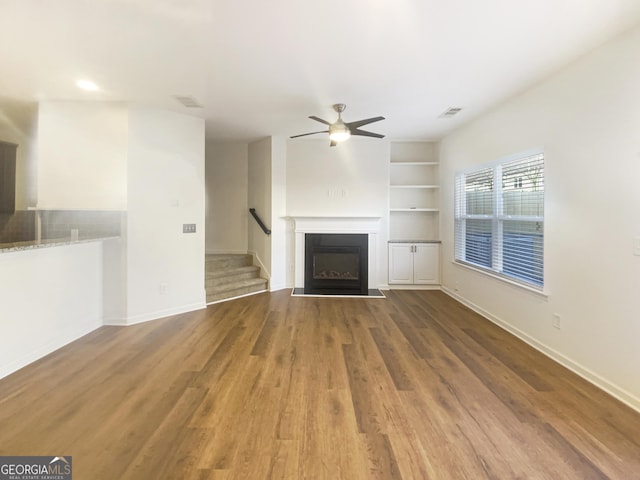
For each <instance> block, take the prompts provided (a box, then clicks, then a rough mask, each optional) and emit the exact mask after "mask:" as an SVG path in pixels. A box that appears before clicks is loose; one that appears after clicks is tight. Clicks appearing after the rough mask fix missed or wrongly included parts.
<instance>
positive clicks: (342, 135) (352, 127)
mask: <svg viewBox="0 0 640 480" xmlns="http://www.w3.org/2000/svg"><path fill="white" fill-rule="evenodd" d="M345 108H347V106H346V105H345V104H344V103H336V104H335V105H334V106H333V109H334V110H335V111H336V112H337V113H338V119H337V120H336V121H335V122H333V123H329V122H327V121H326V120H323V119H321V118H318V117H315V116H313V115H312V116H310V117H309V118H311V119H312V120H315V121H316V122H320V123H324V124H325V125H328V126H329V130H320V131H319V132H311V133H303V134H301V135H294V136H292V137H290V138H298V137H305V136H307V135H315V134H316V133H328V134H329V140H331V143H330V146H332V147H335V146H336V145H337V144H338V142H343V141H345V140H347V139H348V138H349V137H350V136H351V135H360V136H362V137H375V138H384V135H380V134H379V133H373V132H367V131H366V130H360V127H362V126H364V125H368V124H370V123H373V122H379V121H380V120H384V117H373V118H367V119H365V120H358V121H356V122H343V121H342V112H344V110H345Z"/></svg>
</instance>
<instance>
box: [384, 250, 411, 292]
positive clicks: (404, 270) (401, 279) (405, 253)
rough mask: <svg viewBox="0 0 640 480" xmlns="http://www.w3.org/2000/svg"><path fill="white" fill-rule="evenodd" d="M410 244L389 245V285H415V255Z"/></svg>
mask: <svg viewBox="0 0 640 480" xmlns="http://www.w3.org/2000/svg"><path fill="white" fill-rule="evenodd" d="M411 247H412V245H411V244H410V243H390V244H389V283H390V284H411V283H413V253H412V252H411V250H412V249H411Z"/></svg>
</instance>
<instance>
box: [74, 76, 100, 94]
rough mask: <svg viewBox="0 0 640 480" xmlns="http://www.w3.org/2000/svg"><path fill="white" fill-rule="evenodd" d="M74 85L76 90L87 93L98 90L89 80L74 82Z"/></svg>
mask: <svg viewBox="0 0 640 480" xmlns="http://www.w3.org/2000/svg"><path fill="white" fill-rule="evenodd" d="M76 85H77V86H78V88H81V89H82V90H87V91H88V92H95V91H96V90H99V88H98V85H96V84H95V83H93V82H92V81H91V80H86V79H82V80H78V81H77V82H76Z"/></svg>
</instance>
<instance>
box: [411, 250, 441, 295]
mask: <svg viewBox="0 0 640 480" xmlns="http://www.w3.org/2000/svg"><path fill="white" fill-rule="evenodd" d="M414 250H415V253H414V254H413V277H414V279H413V282H414V283H416V284H422V285H427V284H437V283H440V245H438V244H437V243H422V244H420V243H419V244H417V245H416V248H415V249H414Z"/></svg>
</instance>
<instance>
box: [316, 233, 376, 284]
mask: <svg viewBox="0 0 640 480" xmlns="http://www.w3.org/2000/svg"><path fill="white" fill-rule="evenodd" d="M368 246H369V238H368V235H367V234H343V233H307V234H306V235H305V267H304V293H306V294H310V293H315V294H333V295H367V292H368V288H369V287H368V285H369V278H368V277H369V276H368V258H369V253H368Z"/></svg>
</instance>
